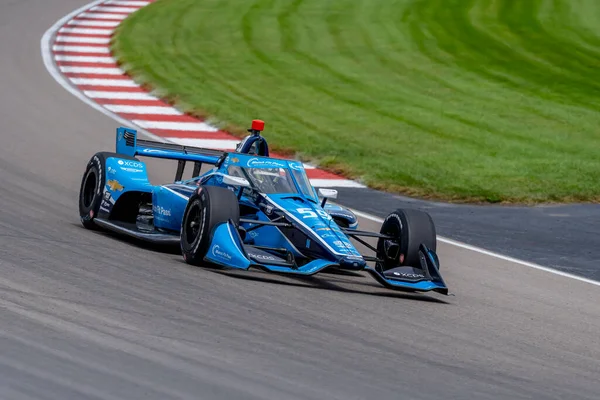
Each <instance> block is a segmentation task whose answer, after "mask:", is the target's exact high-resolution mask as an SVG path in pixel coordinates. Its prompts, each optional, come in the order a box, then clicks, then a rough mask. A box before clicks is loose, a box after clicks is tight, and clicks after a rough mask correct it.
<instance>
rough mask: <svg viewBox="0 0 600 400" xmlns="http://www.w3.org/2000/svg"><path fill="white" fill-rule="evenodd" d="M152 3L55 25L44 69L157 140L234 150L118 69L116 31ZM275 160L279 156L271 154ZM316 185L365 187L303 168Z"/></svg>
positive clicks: (105, 5) (96, 5)
mask: <svg viewBox="0 0 600 400" xmlns="http://www.w3.org/2000/svg"><path fill="white" fill-rule="evenodd" d="M153 1H154V0H145V1H137V0H101V1H95V2H93V3H91V4H88V5H87V6H84V7H82V8H81V9H79V10H76V11H75V12H73V13H71V14H70V15H68V16H67V17H65V18H63V19H62V20H61V21H59V22H57V24H55V25H54V27H52V28H51V29H50V30H49V31H48V32H46V34H45V35H44V38H43V39H42V55H43V56H44V61H45V63H46V67H48V68H49V70H51V69H52V70H53V71H51V73H52V72H54V73H53V75H54V77H55V79H57V80H58V81H59V83H61V84H63V86H66V85H68V86H70V88H68V89H71V90H70V91H71V92H72V93H73V94H76V93H77V94H76V95H77V96H78V97H80V98H81V99H82V100H84V99H85V100H84V101H86V102H87V103H88V104H90V105H92V106H94V108H97V109H101V111H102V112H104V113H105V114H108V115H111V116H113V117H114V118H115V119H117V121H119V122H120V123H122V124H124V125H127V126H131V127H133V128H137V129H140V131H141V132H142V133H145V134H147V135H148V136H151V137H152V138H153V139H155V140H161V141H167V142H172V143H177V144H181V145H187V146H195V147H202V148H208V149H219V150H233V149H235V146H236V145H237V143H239V142H240V140H241V139H239V138H236V137H235V136H232V135H231V134H228V133H227V132H223V131H221V130H219V129H217V128H215V127H214V126H211V125H209V124H207V123H206V122H204V121H202V120H200V119H197V118H195V117H191V116H189V115H186V114H184V113H182V112H181V111H179V110H177V109H176V108H174V107H172V106H171V105H169V104H167V103H165V102H164V101H162V100H161V99H160V98H158V97H155V96H153V95H152V94H151V93H150V92H148V91H146V90H144V89H143V88H141V87H140V85H139V84H137V83H136V82H134V81H133V80H132V79H131V78H130V77H128V76H127V75H126V74H125V72H124V71H123V70H122V69H120V68H119V66H118V65H117V62H116V60H115V59H114V58H113V57H112V55H111V51H110V40H111V37H112V34H113V32H114V30H115V28H116V27H117V26H118V25H119V24H120V23H121V21H122V20H124V19H125V18H126V17H127V16H128V15H129V14H131V13H133V12H135V11H137V10H139V9H140V8H142V7H145V6H146V5H148V4H150V3H152V2H153ZM272 156H274V157H278V155H276V154H273V155H272ZM304 165H305V168H306V173H307V175H308V177H309V179H310V180H311V183H312V184H313V186H315V187H353V188H364V187H365V186H364V185H362V184H360V183H358V182H355V181H352V180H349V179H344V178H343V177H340V176H338V175H335V174H332V173H329V172H327V171H323V170H320V169H318V168H316V167H314V166H311V165H309V164H304Z"/></svg>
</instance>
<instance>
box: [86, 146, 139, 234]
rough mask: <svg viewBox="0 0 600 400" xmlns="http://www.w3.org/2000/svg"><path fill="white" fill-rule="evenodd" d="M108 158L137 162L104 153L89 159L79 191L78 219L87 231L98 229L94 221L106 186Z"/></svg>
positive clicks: (129, 158) (122, 156) (126, 157)
mask: <svg viewBox="0 0 600 400" xmlns="http://www.w3.org/2000/svg"><path fill="white" fill-rule="evenodd" d="M109 157H118V158H122V159H125V160H136V161H139V160H138V159H137V158H135V157H130V156H126V155H123V154H117V153H110V152H105V151H104V152H99V153H96V154H94V155H93V156H92V158H90V161H89V162H88V164H87V166H86V168H85V172H84V173H83V177H82V179H81V187H80V189H79V217H80V219H81V223H82V224H83V226H84V227H85V228H87V229H98V227H97V226H96V224H95V223H94V219H95V218H96V217H97V216H98V212H99V211H100V204H101V203H102V194H103V193H104V185H105V184H106V160H107V159H108V158H109Z"/></svg>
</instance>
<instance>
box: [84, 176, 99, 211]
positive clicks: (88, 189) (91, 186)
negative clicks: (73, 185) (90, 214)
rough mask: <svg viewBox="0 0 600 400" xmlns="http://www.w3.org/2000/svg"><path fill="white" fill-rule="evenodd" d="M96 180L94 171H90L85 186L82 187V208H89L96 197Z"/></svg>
mask: <svg viewBox="0 0 600 400" xmlns="http://www.w3.org/2000/svg"><path fill="white" fill-rule="evenodd" d="M97 182H98V179H97V177H96V171H94V170H93V169H90V171H89V172H88V175H87V176H86V178H85V184H84V186H83V206H84V207H85V208H89V207H91V206H92V203H93V202H94V197H96V183H97Z"/></svg>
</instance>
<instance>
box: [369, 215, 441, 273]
mask: <svg viewBox="0 0 600 400" xmlns="http://www.w3.org/2000/svg"><path fill="white" fill-rule="evenodd" d="M392 232H393V234H392V236H395V237H396V239H397V241H398V244H399V246H400V250H399V251H398V256H397V257H396V258H395V259H393V260H392V259H388V258H387V256H385V250H384V242H385V239H379V240H378V242H377V253H378V256H379V257H380V258H383V259H384V260H385V261H384V262H383V263H378V264H379V265H380V266H382V267H383V269H384V270H387V269H390V268H394V267H398V266H414V265H419V249H420V246H421V243H424V244H425V245H426V246H427V247H428V248H429V249H430V250H433V251H436V231H435V225H434V223H433V219H432V218H431V216H430V215H429V214H428V213H426V212H423V211H419V210H412V209H410V210H409V209H407V210H402V209H398V210H396V211H394V212H392V213H390V214H389V215H388V216H387V217H386V219H385V220H384V221H383V223H382V224H381V230H380V233H383V234H390V233H392ZM401 254H403V255H404V259H403V260H402V262H400V260H399V258H400V255H401Z"/></svg>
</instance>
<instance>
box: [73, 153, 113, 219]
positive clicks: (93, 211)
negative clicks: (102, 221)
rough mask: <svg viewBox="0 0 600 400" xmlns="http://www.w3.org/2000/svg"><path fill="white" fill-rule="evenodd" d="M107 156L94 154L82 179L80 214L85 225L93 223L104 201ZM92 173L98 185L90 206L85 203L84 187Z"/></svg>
mask: <svg viewBox="0 0 600 400" xmlns="http://www.w3.org/2000/svg"><path fill="white" fill-rule="evenodd" d="M105 162H106V158H105V157H104V155H103V154H102V153H97V154H94V156H93V157H92V158H91V159H90V161H89V162H88V164H87V167H86V169H85V172H84V174H83V177H82V179H81V187H80V190H79V216H80V218H81V222H82V223H83V224H84V225H90V224H92V223H93V220H94V218H96V217H97V216H98V212H99V211H100V204H101V202H102V193H103V191H104V190H103V189H104V185H105V184H106V168H105ZM91 175H96V185H95V186H96V187H95V188H94V197H93V198H92V201H91V203H90V205H89V206H87V207H86V206H85V204H84V196H85V194H84V189H85V185H86V182H87V180H88V179H89V178H90V177H91Z"/></svg>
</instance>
